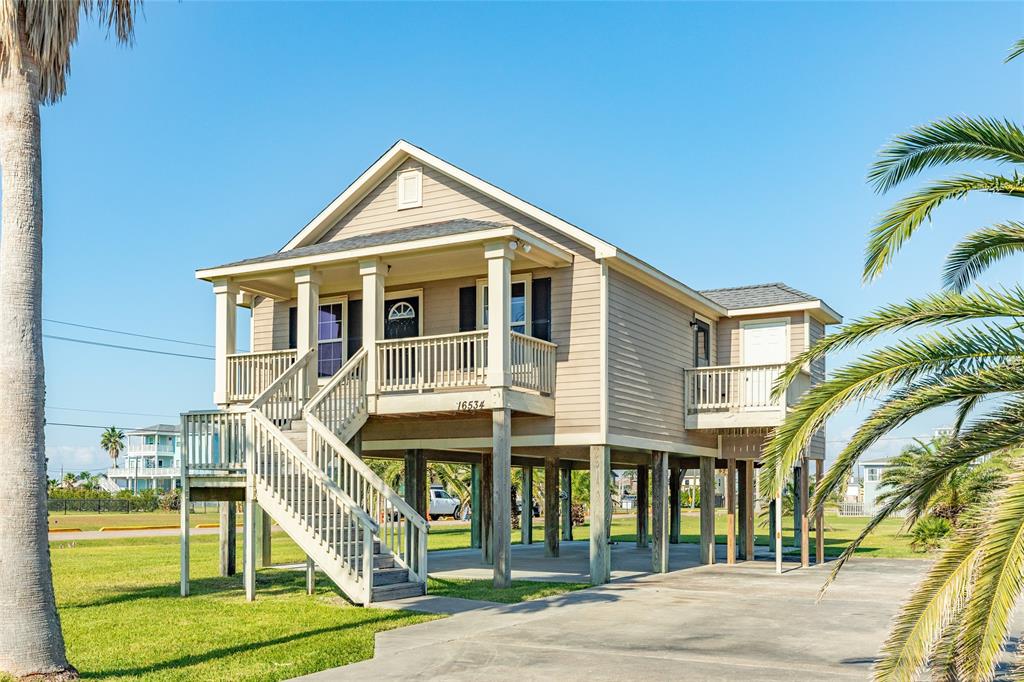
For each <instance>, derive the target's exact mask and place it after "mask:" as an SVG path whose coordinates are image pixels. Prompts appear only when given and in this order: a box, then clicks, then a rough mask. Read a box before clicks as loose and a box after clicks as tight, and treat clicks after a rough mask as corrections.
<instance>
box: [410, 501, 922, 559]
mask: <svg viewBox="0 0 1024 682" xmlns="http://www.w3.org/2000/svg"><path fill="white" fill-rule="evenodd" d="M867 521H868V519H867V518H859V517H848V516H847V517H844V516H837V515H834V514H826V515H825V555H826V556H830V557H833V556H839V554H840V553H841V552H842V551H843V549H845V548H846V546H847V545H848V544H850V542H852V541H853V540H854V539H855V538H856V537H857V535H858V533H859V532H860V530H861V529H862V528H863V527H864V525H865V524H866V523H867ZM757 523H758V527H757V543H758V544H759V545H764V546H767V545H768V542H769V538H768V528H767V526H761V525H760V520H758V521H757ZM782 525H783V544H784V545H785V546H786V547H789V546H790V545H792V543H793V517H792V516H787V517H785V518H784V519H783V524H782ZM902 525H903V521H902V520H901V519H887V520H885V521H883V522H882V524H881V525H880V526H879V527H878V528H877V529H876V530H875V532H874V533H872V534H871V535H870V536H869V537H868V539H867V541H866V542H865V543H864V544H863V545H861V547H860V548H859V549H858V550H857V555H858V556H875V557H888V558H907V557H921V556H923V555H922V554H921V553H919V552H915V551H913V550H912V549H910V538H909V537H907V536H906V535H905V534H900V533H899V531H900V529H901V528H902ZM533 528H534V530H533V538H534V542H543V541H544V527H543V524H542V523H541V522H540V521H539V520H536V519H535V522H534V526H533ZM725 529H726V519H725V514H724V512H719V513H718V514H716V515H715V534H716V537H717V540H718V542H720V543H722V544H725ZM679 531H680V532H679V536H680V538H679V539H680V541H681V542H684V543H692V544H696V543H697V542H698V541H699V539H700V518H699V516H698V515H697V514H696V513H695V512H689V511H687V512H684V513H683V514H682V515H681V519H680V529H679ZM572 535H573V539H574V540H587V539H589V538H590V527H589V526H588V525H587V524H584V525H582V526H576V527H575V528H573V534H572ZM520 538H521V535H520V531H518V530H513V531H512V542H513V543H517V542H520ZM612 540H615V541H616V542H635V541H636V518H635V517H633V516H616V517H615V518H614V519H613V521H612ZM428 542H429V546H430V549H464V548H467V547H469V546H470V544H469V543H470V535H469V524H468V523H466V524H460V525H454V524H453V525H449V524H445V525H442V526H434V527H433V528H431V530H430V537H429V541H428ZM811 542H812V547H813V538H812V540H811Z"/></svg>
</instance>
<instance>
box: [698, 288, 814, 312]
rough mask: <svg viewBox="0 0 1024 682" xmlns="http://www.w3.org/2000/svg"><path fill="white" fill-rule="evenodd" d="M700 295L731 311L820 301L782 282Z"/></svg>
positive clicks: (710, 291) (717, 290)
mask: <svg viewBox="0 0 1024 682" xmlns="http://www.w3.org/2000/svg"><path fill="white" fill-rule="evenodd" d="M700 293H701V294H703V295H704V296H707V297H708V298H710V299H711V300H712V301H714V302H715V303H717V304H718V305H720V306H722V307H724V308H727V309H729V310H736V309H739V308H760V307H762V306H770V305H786V304H787V303H805V302H807V301H817V300H818V299H817V298H815V297H814V296H811V295H810V294H805V293H804V292H802V291H797V290H796V289H794V288H793V287H789V286H786V285H785V284H783V283H782V282H771V283H769V284H752V285H750V286H745V287H731V288H728V289H705V290H704V291H702V292H700Z"/></svg>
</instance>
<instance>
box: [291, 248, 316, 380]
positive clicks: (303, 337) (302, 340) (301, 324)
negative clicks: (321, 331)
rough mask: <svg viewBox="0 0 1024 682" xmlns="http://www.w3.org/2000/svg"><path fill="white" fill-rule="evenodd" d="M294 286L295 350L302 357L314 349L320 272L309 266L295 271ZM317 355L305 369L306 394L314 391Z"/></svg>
mask: <svg viewBox="0 0 1024 682" xmlns="http://www.w3.org/2000/svg"><path fill="white" fill-rule="evenodd" d="M295 288H296V291H297V293H296V299H297V304H298V309H297V310H296V311H295V352H296V357H302V356H303V355H305V354H306V353H307V352H308V351H309V350H311V349H316V342H317V329H316V325H317V316H318V314H319V310H320V273H319V272H317V271H316V270H313V269H311V268H303V269H301V270H296V271H295ZM316 378H317V356H316V354H315V353H314V354H313V357H312V359H311V361H310V363H309V365H308V366H307V369H306V386H307V389H306V391H307V392H306V396H307V397H309V396H312V395H313V394H314V393H316Z"/></svg>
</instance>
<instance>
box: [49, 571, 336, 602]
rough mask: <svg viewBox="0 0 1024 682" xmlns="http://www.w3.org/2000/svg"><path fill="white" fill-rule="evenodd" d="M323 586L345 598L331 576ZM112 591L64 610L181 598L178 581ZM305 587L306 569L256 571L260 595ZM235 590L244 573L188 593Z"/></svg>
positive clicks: (208, 581)
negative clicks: (143, 600) (142, 600)
mask: <svg viewBox="0 0 1024 682" xmlns="http://www.w3.org/2000/svg"><path fill="white" fill-rule="evenodd" d="M319 583H322V584H323V585H324V586H329V587H330V588H331V590H332V591H333V592H334V593H335V594H337V595H338V596H341V597H344V595H343V594H342V592H341V591H340V590H339V589H338V588H337V587H336V586H335V585H334V583H333V582H331V581H330V580H329V579H325V580H322V581H318V584H319ZM109 590H110V592H111V594H109V595H108V596H101V597H99V598H98V599H93V600H91V601H87V602H81V603H71V604H66V605H63V606H62V607H61V608H65V609H85V608H90V607H94V606H108V605H111V604H124V603H128V602H133V601H138V600H141V599H167V598H169V597H174V598H178V599H180V598H181V596H180V595H181V591H180V590H181V586H180V584H179V583H176V582H175V583H165V584H163V585H149V586H146V587H142V588H139V589H134V590H133V589H130V588H127V589H126V588H125V587H123V586H113V587H111V588H109ZM305 590H306V574H305V572H304V571H295V570H289V569H282V568H266V569H262V570H260V571H257V573H256V593H257V595H259V596H265V597H274V596H279V595H284V594H295V593H297V592H304V591H305ZM230 592H234V593H237V594H239V595H243V594H244V593H245V585H244V583H243V582H242V575H241V574H237V575H233V576H226V577H225V576H216V577H212V578H193V579H192V580H190V581H189V596H190V597H201V596H206V595H216V594H226V593H230Z"/></svg>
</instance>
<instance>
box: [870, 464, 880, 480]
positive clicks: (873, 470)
mask: <svg viewBox="0 0 1024 682" xmlns="http://www.w3.org/2000/svg"><path fill="white" fill-rule="evenodd" d="M868 480H869V481H877V480H878V469H877V468H876V467H868Z"/></svg>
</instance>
